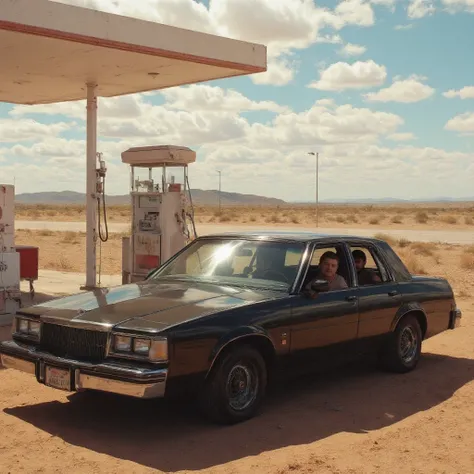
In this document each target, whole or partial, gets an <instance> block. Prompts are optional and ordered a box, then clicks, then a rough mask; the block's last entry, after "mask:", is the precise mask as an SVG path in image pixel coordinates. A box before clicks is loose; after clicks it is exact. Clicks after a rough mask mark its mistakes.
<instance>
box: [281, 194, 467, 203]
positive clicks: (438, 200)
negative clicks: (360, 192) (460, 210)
mask: <svg viewBox="0 0 474 474" xmlns="http://www.w3.org/2000/svg"><path fill="white" fill-rule="evenodd" d="M471 201H474V196H472V197H463V198H451V197H436V198H425V199H399V198H390V197H388V198H372V199H371V198H365V199H364V198H360V199H324V200H322V199H320V200H319V203H320V204H396V203H400V204H403V203H413V204H415V203H419V204H422V203H442V202H471ZM289 204H290V203H289ZM291 204H302V205H303V204H307V205H314V201H291Z"/></svg>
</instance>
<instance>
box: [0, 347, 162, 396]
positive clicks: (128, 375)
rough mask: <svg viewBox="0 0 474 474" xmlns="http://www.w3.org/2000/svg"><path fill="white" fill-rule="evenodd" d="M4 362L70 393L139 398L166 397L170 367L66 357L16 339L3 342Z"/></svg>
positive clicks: (0, 356)
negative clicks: (96, 361)
mask: <svg viewBox="0 0 474 474" xmlns="http://www.w3.org/2000/svg"><path fill="white" fill-rule="evenodd" d="M0 362H1V365H3V366H4V367H5V368H10V369H16V370H20V371H22V372H26V373H29V374H31V375H34V376H35V377H36V380H37V381H38V382H39V383H42V384H44V385H47V386H49V387H53V388H57V389H60V390H65V391H68V392H79V391H83V390H99V391H102V392H111V393H116V394H119V395H126V396H131V397H137V398H162V397H164V395H165V389H166V381H167V377H168V369H166V368H141V367H138V368H137V367H133V366H131V365H129V364H123V363H117V362H104V363H98V364H93V363H88V362H82V361H77V360H73V359H65V358H62V357H56V356H54V355H51V354H49V353H46V352H41V351H37V350H36V348H35V347H33V346H29V345H25V344H20V343H17V342H15V341H4V342H1V343H0Z"/></svg>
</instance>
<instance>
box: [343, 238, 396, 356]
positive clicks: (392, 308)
mask: <svg viewBox="0 0 474 474" xmlns="http://www.w3.org/2000/svg"><path fill="white" fill-rule="evenodd" d="M349 245H350V247H349V248H350V251H351V264H354V261H353V259H352V252H353V251H354V250H362V251H363V252H364V253H365V254H366V256H367V265H366V267H367V268H371V269H373V270H375V271H376V272H377V273H378V274H379V276H380V279H381V281H380V282H376V283H370V284H361V285H359V282H357V286H358V303H359V328H358V335H357V337H358V340H359V342H358V346H359V348H361V349H364V348H366V347H365V346H370V345H371V344H372V343H377V342H378V341H379V340H380V338H381V337H382V336H384V335H385V334H387V333H388V332H389V331H390V326H391V324H392V322H393V320H394V319H395V315H396V313H397V311H398V309H399V308H400V305H401V304H402V294H401V291H400V288H399V284H398V283H397V282H396V280H395V278H394V276H393V274H392V272H390V267H389V266H388V265H387V263H386V262H385V260H384V258H383V255H382V253H381V252H380V250H379V249H378V247H377V246H376V245H374V244H372V243H360V242H353V243H351V244H349Z"/></svg>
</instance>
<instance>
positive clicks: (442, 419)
mask: <svg viewBox="0 0 474 474" xmlns="http://www.w3.org/2000/svg"><path fill="white" fill-rule="evenodd" d="M119 237H120V236H118V237H117V238H115V239H111V240H110V241H109V242H107V243H106V244H103V250H102V251H103V255H105V257H104V260H103V273H116V272H119V271H120V258H121V256H120V255H121V254H120V248H121V242H120V238H119ZM16 240H17V243H18V244H21V243H22V242H23V243H28V244H32V243H33V242H34V244H35V245H39V247H40V266H41V267H42V268H56V269H62V270H63V271H64V270H66V271H83V269H84V261H83V259H84V236H83V235H81V234H75V233H65V232H61V233H59V232H58V233H56V232H48V231H44V232H43V233H42V232H41V231H39V232H31V231H30V232H26V231H19V232H17V235H16ZM392 244H393V245H394V246H395V247H396V249H397V251H398V252H399V253H400V255H401V256H402V258H403V260H404V261H405V262H406V263H407V265H408V266H409V267H410V268H411V269H412V271H416V272H421V273H429V274H432V275H440V276H445V277H447V278H449V280H450V282H451V283H452V285H453V287H454V290H455V294H456V295H457V298H458V304H459V305H460V306H461V308H462V310H463V313H464V317H463V322H462V327H461V328H459V329H456V330H455V331H448V332H446V333H444V334H441V335H439V336H437V337H435V338H432V339H430V340H428V341H426V342H425V343H424V346H423V358H422V360H421V362H420V365H419V367H418V369H417V370H416V371H414V372H412V373H410V374H405V375H393V374H386V373H382V372H379V371H377V370H375V369H374V368H373V367H371V366H370V364H362V363H361V364H357V365H355V366H353V367H346V368H343V369H340V370H338V371H336V372H333V373H331V374H327V375H323V376H314V377H311V378H306V379H301V380H299V381H297V382H295V383H292V384H290V385H289V386H286V387H279V388H277V389H275V390H274V391H273V392H271V393H270V394H269V397H268V400H267V404H266V408H265V411H264V413H263V414H262V415H261V416H259V417H258V418H255V419H253V420H251V421H249V422H247V423H244V424H241V425H238V426H233V427H216V426H214V425H211V424H208V423H207V422H205V421H204V420H203V419H201V418H200V417H199V416H198V415H197V414H196V413H195V412H194V410H193V407H192V406H185V407H182V406H181V407H180V406H176V405H171V404H165V403H162V402H156V401H139V400H131V399H127V398H122V397H114V396H109V395H96V396H95V395H94V396H88V395H86V394H74V395H68V394H63V393H61V392H58V391H56V390H53V389H49V388H46V387H44V386H41V385H39V384H37V383H36V382H35V381H34V379H32V377H31V376H28V375H26V374H22V373H18V372H16V371H12V370H0V387H1V390H0V432H1V433H2V437H1V438H0V472H1V473H12V474H16V473H48V474H49V473H61V474H62V473H65V472H74V473H75V474H86V473H87V474H89V473H118V472H127V473H130V474H131V473H140V474H141V473H148V472H150V473H151V472H154V473H160V472H165V473H196V472H205V473H211V474H217V473H222V474H236V473H245V474H247V473H250V472H255V473H259V474H270V473H271V474H286V473H288V474H290V473H291V474H292V473H298V474H299V473H301V474H307V473H313V472H317V473H322V474H326V473H348V474H349V473H350V474H371V473H382V474H385V473H395V472H403V473H410V474H411V473H416V474H418V473H423V474H425V473H426V474H428V473H449V474H451V473H460V474H470V473H472V472H474V450H473V449H472V446H474V410H473V408H472V404H473V401H474V382H473V381H474V298H473V295H472V289H473V281H474V247H472V246H471V247H462V246H455V245H446V244H421V243H409V242H405V241H401V242H400V241H399V242H392ZM58 266H59V268H57V267H58Z"/></svg>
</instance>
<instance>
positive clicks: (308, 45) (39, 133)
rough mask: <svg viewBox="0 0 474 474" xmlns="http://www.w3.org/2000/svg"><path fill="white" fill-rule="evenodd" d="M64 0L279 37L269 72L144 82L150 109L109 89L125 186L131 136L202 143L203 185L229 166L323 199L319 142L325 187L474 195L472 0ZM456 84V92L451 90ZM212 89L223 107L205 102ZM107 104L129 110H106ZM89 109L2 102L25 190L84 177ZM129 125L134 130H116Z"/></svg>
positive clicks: (285, 190)
mask: <svg viewBox="0 0 474 474" xmlns="http://www.w3.org/2000/svg"><path fill="white" fill-rule="evenodd" d="M62 3H70V4H76V5H79V6H87V7H90V8H95V9H101V10H104V11H110V12H114V13H121V14H125V15H134V16H138V17H142V18H146V19H152V20H155V21H160V22H163V23H168V24H173V25H174V26H181V27H184V28H193V29H201V30H203V31H207V32H212V33H218V34H222V35H224V36H230V37H234V38H238V39H245V40H249V41H254V42H261V43H263V44H266V45H267V47H268V65H269V70H268V72H267V73H262V74H259V75H254V76H247V77H240V78H233V79H225V80H219V81H212V82H209V83H207V84H201V85H198V86H190V87H185V86H184V87H177V88H173V89H168V90H163V91H161V92H157V93H156V94H154V95H139V94H137V95H134V96H132V97H131V98H130V100H132V102H133V104H132V105H133V107H132V108H133V110H143V111H144V112H143V113H144V115H143V117H141V119H140V120H138V121H137V118H136V117H135V116H132V115H130V116H128V115H127V110H128V109H127V107H131V102H130V101H128V102H127V101H126V100H124V99H123V98H116V99H107V100H105V101H104V102H102V101H103V99H100V100H99V150H100V151H103V153H104V156H105V157H106V160H107V162H108V168H109V174H108V180H109V182H108V189H109V190H110V192H111V193H113V194H123V193H126V192H127V191H128V176H127V172H128V170H127V169H126V167H124V165H122V164H121V163H120V152H121V151H123V148H124V147H128V146H132V145H149V144H154V143H164V142H166V143H170V142H172V143H175V144H181V145H186V146H191V147H193V148H195V149H196V150H197V151H198V162H197V163H196V164H194V165H192V169H191V170H190V175H191V179H192V183H191V184H192V186H193V187H197V188H201V189H215V188H216V186H217V177H216V176H217V174H216V170H217V169H222V170H223V186H224V189H226V190H229V191H237V192H245V193H253V194H263V195H267V196H275V197H280V198H283V199H287V200H295V201H301V200H305V199H308V200H310V199H312V196H313V195H314V178H313V175H312V173H313V172H314V166H313V161H312V159H311V158H310V157H309V156H308V155H307V151H309V150H315V151H319V153H320V156H321V170H320V177H321V185H320V186H321V188H320V189H321V192H320V195H321V198H322V199H325V198H327V199H332V198H338V199H339V198H347V199H354V198H368V197H378V198H381V197H401V198H412V199H422V198H431V197H435V196H440V195H442V196H451V197H458V198H460V197H468V196H470V197H472V196H474V186H473V184H472V183H473V182H474V181H473V180H474V147H473V144H472V138H473V134H474V79H473V78H474V63H473V62H472V61H471V60H470V56H471V52H472V51H473V50H474V29H473V25H474V7H473V6H470V2H469V0H433V1H425V0H343V1H334V2H330V1H323V2H321V1H320V2H317V4H313V3H312V1H311V0H303V1H302V0H285V1H283V0H211V1H210V3H209V2H207V1H203V2H200V3H201V5H198V4H197V2H194V1H193V0H176V1H170V0H144V1H143V4H142V5H141V6H139V7H137V6H136V5H138V4H136V5H135V4H134V2H132V0H117V2H114V3H111V2H106V1H105V0H63V1H62ZM471 3H472V2H471ZM247 11H248V12H249V13H248V16H246V15H247ZM239 18H240V19H239ZM246 19H248V21H246ZM265 35H266V36H265ZM264 36H265V37H264ZM329 37H330V38H332V42H325V40H324V38H329ZM343 48H346V51H349V52H350V53H351V54H344V53H343V52H342V49H343ZM310 84H315V87H310ZM470 87H471V89H469V88H470ZM463 88H466V89H463ZM460 90H463V92H462V94H461V96H462V98H461V97H460V96H459V92H458V91H460ZM448 91H454V92H451V93H450V94H448V97H446V96H445V95H444V94H446V93H447V92H448ZM206 94H207V97H210V96H212V97H215V98H216V102H215V103H213V104H214V105H211V104H210V105H209V106H204V105H203V102H202V100H201V101H200V98H201V99H202V97H204V95H206ZM371 94H372V98H373V99H378V100H369V97H370V95H371ZM407 97H410V98H411V99H410V100H409V101H408V100H407ZM219 98H220V99H219ZM317 101H322V102H317ZM262 102H265V104H262ZM102 103H104V104H108V105H109V106H113V107H115V109H114V110H117V112H114V113H116V114H117V116H113V115H107V114H105V116H104V114H102V115H101V113H100V111H101V104H102ZM150 104H151V105H152V106H153V107H152V108H151V109H150V108H149V107H148V105H150ZM223 104H224V105H223ZM229 104H232V105H229ZM59 107H60V108H59ZM59 110H61V112H62V113H61V114H58V113H57V112H58V111H59ZM130 110H132V109H130ZM130 113H132V112H130ZM118 116H120V118H117V117H118ZM84 119H85V111H84V104H83V103H82V102H80V103H69V104H59V106H58V105H57V104H54V105H51V106H32V107H29V108H25V107H21V106H13V105H10V104H0V121H1V122H2V124H3V126H2V129H3V131H0V159H1V160H2V162H1V165H2V166H1V167H0V172H1V173H2V176H1V179H2V181H3V182H13V177H14V178H15V183H16V185H17V189H16V192H17V193H22V192H27V191H48V190H56V191H60V190H65V189H71V190H76V191H83V190H84V187H85V183H84V173H83V171H84V169H83V167H84V161H85V157H84V139H85V135H84V133H85V121H84ZM58 123H65V124H66V125H65V127H62V126H57V124H58ZM117 124H119V125H120V127H121V130H123V131H122V132H121V134H120V137H117V136H116V134H114V133H113V132H112V130H114V127H115V129H116V127H117V126H118V125H117ZM145 126H146V130H145V129H140V127H145ZM55 127H56V128H55ZM22 170H23V171H22ZM25 170H26V174H25V172H24V171H25ZM33 177H34V178H33Z"/></svg>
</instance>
